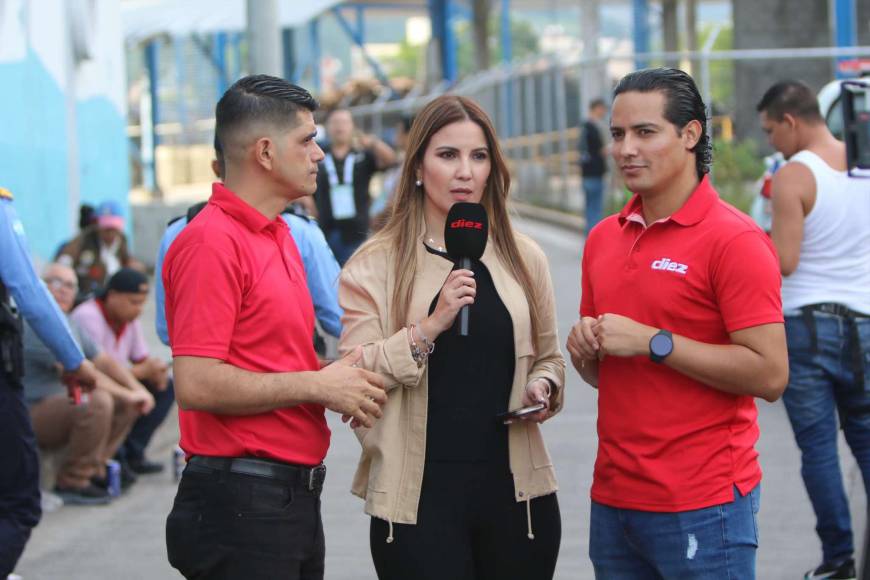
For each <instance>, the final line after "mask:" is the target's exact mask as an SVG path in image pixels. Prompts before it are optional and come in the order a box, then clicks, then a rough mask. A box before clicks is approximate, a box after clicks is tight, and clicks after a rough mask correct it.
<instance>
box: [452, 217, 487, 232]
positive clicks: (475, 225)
mask: <svg viewBox="0 0 870 580" xmlns="http://www.w3.org/2000/svg"><path fill="white" fill-rule="evenodd" d="M450 229H452V230H458V229H467V230H482V229H483V222H473V221H471V220H466V219H458V220H455V221H452V222H450Z"/></svg>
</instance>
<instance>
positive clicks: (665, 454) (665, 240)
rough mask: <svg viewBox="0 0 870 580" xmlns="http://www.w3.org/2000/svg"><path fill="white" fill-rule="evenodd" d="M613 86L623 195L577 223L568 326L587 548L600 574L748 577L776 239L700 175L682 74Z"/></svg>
mask: <svg viewBox="0 0 870 580" xmlns="http://www.w3.org/2000/svg"><path fill="white" fill-rule="evenodd" d="M614 95H615V99H614V101H613V109H612V116H611V122H610V130H611V134H612V136H613V157H614V159H615V161H616V166H617V167H618V168H619V170H620V171H621V173H622V175H623V178H624V179H625V183H626V186H627V187H628V188H629V189H630V190H631V191H632V192H633V193H634V194H635V195H634V197H633V198H632V199H631V200H630V201H629V202H628V204H627V205H626V206H625V208H623V210H622V211H621V212H620V213H619V214H618V215H615V216H611V217H609V218H607V219H606V220H604V221H602V222H601V223H600V224H599V225H598V226H597V227H595V228H594V229H593V230H592V231H591V232H590V234H589V238H588V240H587V241H586V247H585V250H584V252H583V264H582V298H581V305H580V315H581V320H580V321H579V322H578V323H577V324H576V325H575V326H574V328H573V329H572V330H571V334H570V336H569V338H568V350H569V352H570V353H571V359H572V362H573V364H574V366H575V368H576V369H577V370H578V371H579V372H580V374H581V376H582V377H583V378H584V380H586V381H587V382H588V383H589V384H591V385H593V386H597V387H598V390H599V394H598V437H599V444H598V456H597V459H596V462H595V474H594V480H593V484H592V493H591V495H592V511H591V529H590V547H589V553H590V557H591V559H592V563H593V565H594V567H595V573H596V576H597V577H599V578H615V577H619V578H683V579H685V578H691V579H699V578H704V579H706V578H710V579H714V578H715V579H719V578H741V579H746V578H754V577H755V552H756V549H757V545H758V535H757V525H756V516H755V514H756V513H757V511H758V500H759V482H760V481H761V469H760V467H759V465H758V460H757V457H758V453H757V452H756V451H755V448H754V445H755V442H756V440H757V439H758V425H757V422H756V416H757V411H756V408H755V401H754V397H761V398H763V399H765V400H767V401H774V400H776V399H777V398H779V396H780V395H781V394H782V392H783V390H784V388H785V384H786V380H787V376H788V360H787V354H786V346H785V334H784V331H783V324H782V321H783V319H782V311H781V310H782V309H781V304H780V277H779V270H778V265H777V262H776V255H775V251H774V249H773V247H772V246H771V244H770V241H769V240H768V239H767V237H766V236H765V235H764V233H763V232H762V231H761V230H760V229H759V228H758V227H757V226H755V224H754V223H753V222H752V220H751V219H750V218H749V217H747V216H745V215H744V214H742V213H740V212H739V211H737V210H736V209H734V208H733V207H731V206H730V205H728V204H726V203H724V202H723V201H721V200H720V199H719V197H718V195H717V194H716V191H715V190H714V189H713V187H712V185H711V184H710V181H709V177H708V176H707V173H708V171H709V163H710V143H709V137H708V136H707V134H706V133H705V123H706V108H705V106H704V103H703V101H702V99H701V96H700V94H699V93H698V89H697V87H696V86H695V83H694V81H693V80H692V78H691V77H690V76H689V75H687V74H686V73H684V72H682V71H679V70H676V69H651V70H642V71H637V72H634V73H631V74H629V75H628V76H626V77H624V78H623V79H622V80H621V81H620V83H619V85H618V86H617V87H616V89H615V91H614ZM726 522H727V525H726Z"/></svg>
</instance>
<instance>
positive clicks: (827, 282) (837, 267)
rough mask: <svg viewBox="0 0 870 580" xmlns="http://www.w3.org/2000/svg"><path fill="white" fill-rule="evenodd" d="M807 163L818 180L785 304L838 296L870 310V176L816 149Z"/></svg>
mask: <svg viewBox="0 0 870 580" xmlns="http://www.w3.org/2000/svg"><path fill="white" fill-rule="evenodd" d="M789 163H803V164H804V165H805V166H806V167H807V168H809V170H810V172H812V174H813V177H814V178H815V181H816V203H815V205H813V208H812V209H811V210H810V212H809V214H808V215H807V216H806V217H805V218H804V234H803V240H801V250H800V260H799V261H798V267H797V269H795V271H794V272H792V273H791V275H789V276H785V277H784V278H783V280H782V306H783V309H784V310H786V311H788V310H794V309H796V308H800V307H801V306H806V305H809V304H819V303H823V302H834V303H838V304H842V305H844V306H847V307H849V308H851V309H852V310H857V311H858V312H861V313H864V314H870V179H864V178H856V177H849V175H848V174H847V173H846V172H845V171H837V170H835V169H833V168H832V167H831V166H830V165H828V164H827V163H825V161H824V160H822V158H821V157H819V156H818V155H816V154H815V153H813V152H811V151H801V152H800V153H798V154H796V155H794V156H792V158H791V159H790V160H789Z"/></svg>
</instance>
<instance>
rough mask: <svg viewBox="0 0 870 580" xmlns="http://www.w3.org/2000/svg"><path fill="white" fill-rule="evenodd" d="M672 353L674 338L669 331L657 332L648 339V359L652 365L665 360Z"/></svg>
mask: <svg viewBox="0 0 870 580" xmlns="http://www.w3.org/2000/svg"><path fill="white" fill-rule="evenodd" d="M672 352H674V336H673V335H672V334H671V331H670V330H659V331H658V332H657V333H655V334H654V335H653V337H652V338H651V339H649V359H650V360H651V361H653V362H654V363H660V362H662V361H663V360H665V357H667V356H668V355H669V354H671V353H672Z"/></svg>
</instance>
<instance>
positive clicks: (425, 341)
mask: <svg viewBox="0 0 870 580" xmlns="http://www.w3.org/2000/svg"><path fill="white" fill-rule="evenodd" d="M411 328H416V329H417V334H419V335H420V339H421V340H422V341H423V348H425V349H426V351H427V352H426V355H427V356H428V355H430V354H432V353H433V352H435V343H434V342H429V338H428V337H427V336H426V335H425V334H423V327H422V326H420V323H419V322H418V323H417V324H412V325H411Z"/></svg>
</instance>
